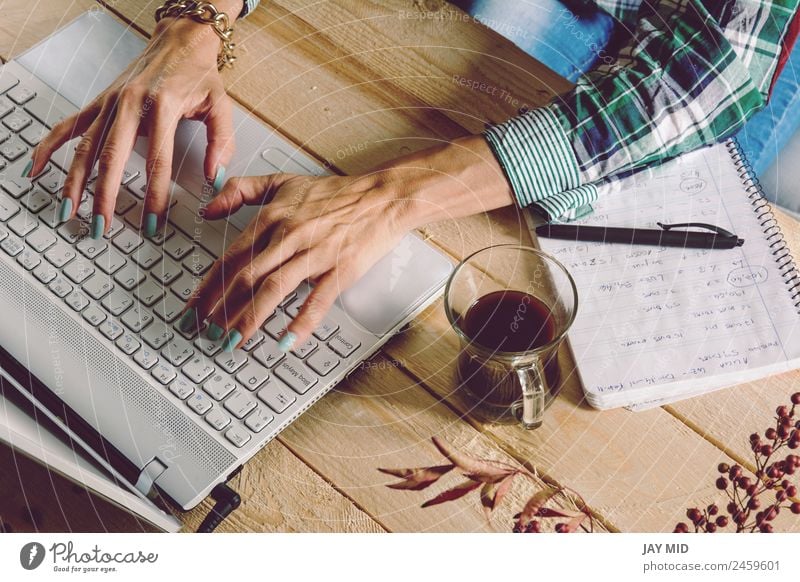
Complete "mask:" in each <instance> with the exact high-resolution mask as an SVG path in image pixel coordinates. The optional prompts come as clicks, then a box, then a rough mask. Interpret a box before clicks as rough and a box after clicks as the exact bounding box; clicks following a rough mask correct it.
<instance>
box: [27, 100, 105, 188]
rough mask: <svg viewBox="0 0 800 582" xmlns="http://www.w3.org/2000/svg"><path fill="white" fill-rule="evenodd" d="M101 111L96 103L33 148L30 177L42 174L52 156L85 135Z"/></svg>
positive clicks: (56, 125) (51, 132) (64, 120)
mask: <svg viewBox="0 0 800 582" xmlns="http://www.w3.org/2000/svg"><path fill="white" fill-rule="evenodd" d="M100 109H101V107H100V103H99V101H96V102H94V103H92V104H90V105H89V106H88V107H87V108H86V109H84V110H82V111H79V112H78V113H76V114H75V115H71V116H70V117H66V118H64V119H62V120H61V121H59V122H58V123H56V124H55V125H54V126H53V129H51V130H50V132H49V133H48V134H47V135H46V136H44V138H42V141H40V142H39V144H38V145H37V146H36V147H35V148H33V152H32V153H31V162H32V165H31V167H30V170H29V171H28V175H29V176H37V175H38V174H40V173H41V172H42V171H43V170H44V168H45V166H46V165H47V162H48V160H50V156H52V155H53V153H55V151H56V150H58V148H60V147H61V146H62V145H64V144H65V143H67V142H68V141H70V140H71V139H73V138H76V137H78V136H79V135H81V134H82V133H84V132H85V131H86V130H87V129H88V128H89V126H90V125H91V124H92V122H93V121H94V120H95V118H96V117H97V116H98V114H99V113H100Z"/></svg>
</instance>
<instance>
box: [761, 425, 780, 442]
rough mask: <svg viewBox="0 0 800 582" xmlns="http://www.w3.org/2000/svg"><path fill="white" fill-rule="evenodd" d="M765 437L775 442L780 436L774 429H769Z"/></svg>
mask: <svg viewBox="0 0 800 582" xmlns="http://www.w3.org/2000/svg"><path fill="white" fill-rule="evenodd" d="M764 436H765V437H767V438H768V439H769V440H771V441H774V440H775V437H776V436H778V434H777V432H776V431H775V429H774V428H768V429H767V431H766V432H765V433H764Z"/></svg>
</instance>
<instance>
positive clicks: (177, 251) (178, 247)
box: [164, 234, 194, 261]
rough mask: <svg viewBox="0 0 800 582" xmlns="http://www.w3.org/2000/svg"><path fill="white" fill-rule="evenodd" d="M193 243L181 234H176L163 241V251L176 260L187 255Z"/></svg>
mask: <svg viewBox="0 0 800 582" xmlns="http://www.w3.org/2000/svg"><path fill="white" fill-rule="evenodd" d="M193 248H194V245H193V244H192V243H191V242H190V241H189V239H187V238H186V237H185V236H183V235H182V234H176V235H174V236H172V237H170V238H169V240H167V241H166V242H165V243H164V251H165V252H166V253H167V254H168V255H169V256H170V257H172V258H173V259H175V260H176V261H180V260H181V259H183V258H184V257H185V256H186V255H188V254H189V253H190V252H191V251H192V249H193Z"/></svg>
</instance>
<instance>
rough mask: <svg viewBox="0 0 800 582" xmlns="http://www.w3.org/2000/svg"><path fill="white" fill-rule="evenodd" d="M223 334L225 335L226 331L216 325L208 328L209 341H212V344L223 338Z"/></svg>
mask: <svg viewBox="0 0 800 582" xmlns="http://www.w3.org/2000/svg"><path fill="white" fill-rule="evenodd" d="M223 333H225V330H224V329H222V328H221V327H220V326H218V325H217V324H216V323H212V324H211V325H209V326H208V339H210V340H211V341H212V342H215V341H217V340H218V339H219V338H221V337H222V334H223Z"/></svg>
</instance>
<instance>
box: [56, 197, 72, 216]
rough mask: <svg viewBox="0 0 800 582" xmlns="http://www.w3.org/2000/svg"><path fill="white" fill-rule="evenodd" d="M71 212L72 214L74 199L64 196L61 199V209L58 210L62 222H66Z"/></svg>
mask: <svg viewBox="0 0 800 582" xmlns="http://www.w3.org/2000/svg"><path fill="white" fill-rule="evenodd" d="M70 214H72V199H71V198H64V199H63V200H62V201H61V209H60V210H59V211H58V219H59V220H60V221H61V222H66V221H67V219H69V215H70Z"/></svg>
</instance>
